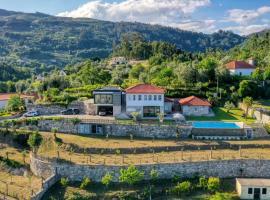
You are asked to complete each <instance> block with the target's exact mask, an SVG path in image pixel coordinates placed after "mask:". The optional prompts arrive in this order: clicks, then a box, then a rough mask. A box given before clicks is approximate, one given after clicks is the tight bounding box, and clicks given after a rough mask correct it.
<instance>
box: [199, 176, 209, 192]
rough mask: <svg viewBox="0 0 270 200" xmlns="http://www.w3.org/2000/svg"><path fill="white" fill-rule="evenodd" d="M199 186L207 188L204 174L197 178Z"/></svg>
mask: <svg viewBox="0 0 270 200" xmlns="http://www.w3.org/2000/svg"><path fill="white" fill-rule="evenodd" d="M198 186H199V188H201V189H207V178H205V177H204V176H203V177H200V178H199V185H198Z"/></svg>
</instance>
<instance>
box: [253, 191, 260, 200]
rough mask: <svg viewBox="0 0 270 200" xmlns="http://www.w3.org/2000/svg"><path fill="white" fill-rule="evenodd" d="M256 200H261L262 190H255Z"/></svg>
mask: <svg viewBox="0 0 270 200" xmlns="http://www.w3.org/2000/svg"><path fill="white" fill-rule="evenodd" d="M254 199H255V200H260V199H261V189H260V188H254Z"/></svg>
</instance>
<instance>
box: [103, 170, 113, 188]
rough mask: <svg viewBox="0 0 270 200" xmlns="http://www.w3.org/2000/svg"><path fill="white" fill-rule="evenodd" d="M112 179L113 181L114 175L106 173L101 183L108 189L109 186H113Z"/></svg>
mask: <svg viewBox="0 0 270 200" xmlns="http://www.w3.org/2000/svg"><path fill="white" fill-rule="evenodd" d="M112 179H113V177H112V175H111V174H110V173H106V174H105V175H104V176H103V177H102V179H101V183H102V184H103V185H105V186H106V187H108V186H109V185H110V184H111V182H112Z"/></svg>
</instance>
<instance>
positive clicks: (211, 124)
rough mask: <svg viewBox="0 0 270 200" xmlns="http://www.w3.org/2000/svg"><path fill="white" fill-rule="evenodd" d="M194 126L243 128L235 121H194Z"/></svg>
mask: <svg viewBox="0 0 270 200" xmlns="http://www.w3.org/2000/svg"><path fill="white" fill-rule="evenodd" d="M192 125H193V127H194V128H232V129H238V128H241V127H240V126H238V125H237V124H236V123H234V122H193V123H192Z"/></svg>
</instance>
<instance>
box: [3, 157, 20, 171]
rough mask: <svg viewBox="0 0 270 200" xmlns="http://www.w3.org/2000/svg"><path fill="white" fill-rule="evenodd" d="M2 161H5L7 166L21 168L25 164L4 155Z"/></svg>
mask: <svg viewBox="0 0 270 200" xmlns="http://www.w3.org/2000/svg"><path fill="white" fill-rule="evenodd" d="M0 163H3V164H5V165H6V166H8V167H11V168H20V167H22V166H23V164H21V163H19V162H18V161H15V160H10V159H8V158H4V157H2V156H0Z"/></svg>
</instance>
